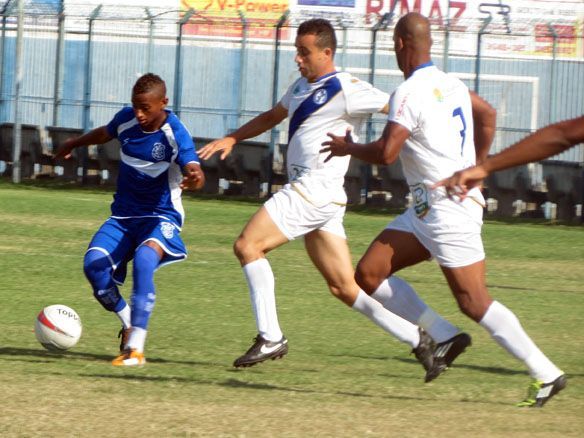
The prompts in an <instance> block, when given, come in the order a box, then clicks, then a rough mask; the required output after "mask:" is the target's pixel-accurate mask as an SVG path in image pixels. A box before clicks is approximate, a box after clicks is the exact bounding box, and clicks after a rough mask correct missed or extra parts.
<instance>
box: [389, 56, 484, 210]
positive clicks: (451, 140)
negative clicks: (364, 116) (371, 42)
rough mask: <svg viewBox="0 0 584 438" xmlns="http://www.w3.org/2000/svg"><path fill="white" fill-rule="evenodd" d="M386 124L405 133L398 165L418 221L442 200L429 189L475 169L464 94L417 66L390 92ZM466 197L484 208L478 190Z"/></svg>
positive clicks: (448, 79)
mask: <svg viewBox="0 0 584 438" xmlns="http://www.w3.org/2000/svg"><path fill="white" fill-rule="evenodd" d="M388 120H389V121H390V122H395V123H399V124H400V125H402V126H404V127H405V128H407V129H408V130H409V131H410V133H411V135H410V137H409V138H408V139H407V140H406V142H405V144H404V146H403V148H402V150H401V152H400V160H401V163H402V167H403V172H404V175H405V177H406V180H407V182H408V185H409V186H410V190H411V191H412V195H413V196H414V203H415V204H416V205H415V209H416V212H417V213H418V214H419V215H421V214H422V213H424V211H425V208H427V207H428V206H429V205H428V204H431V203H432V200H433V199H442V198H443V190H442V189H440V191H434V193H428V191H427V190H428V188H429V187H430V186H431V185H432V184H434V183H435V182H437V181H439V180H441V179H444V178H446V177H449V176H450V175H452V174H453V173H454V172H456V171H458V170H461V169H464V168H466V167H470V166H472V165H474V164H475V161H476V150H475V145H474V131H473V115H472V105H471V100H470V95H469V91H468V88H467V87H466V85H464V83H462V81H460V80H459V79H457V78H455V77H453V76H450V75H448V74H446V73H444V72H442V71H440V70H438V69H437V68H436V67H435V66H434V65H432V64H431V63H428V64H423V65H421V66H420V67H418V68H417V69H416V70H415V71H414V73H413V74H412V75H411V76H410V77H409V78H408V79H407V80H406V81H405V82H403V83H402V84H401V85H400V86H399V87H398V88H396V90H395V91H394V92H393V94H392V96H391V99H390V111H389V115H388ZM469 196H471V197H473V198H475V199H477V200H478V201H480V202H484V200H483V197H482V195H481V193H480V190H478V189H473V190H472V191H471V192H470V194H469ZM418 204H420V205H418ZM424 204H425V205H424ZM418 210H419V211H418Z"/></svg>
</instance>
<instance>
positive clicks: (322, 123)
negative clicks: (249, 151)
mask: <svg viewBox="0 0 584 438" xmlns="http://www.w3.org/2000/svg"><path fill="white" fill-rule="evenodd" d="M388 101H389V95H388V94H387V93H384V92H383V91H380V90H378V89H376V88H374V87H373V86H371V84H369V83H367V82H364V81H361V80H360V79H358V78H356V77H354V76H352V75H350V74H349V73H345V72H342V73H338V72H334V73H330V74H328V75H325V76H322V77H321V78H319V79H317V80H316V81H315V82H308V81H307V80H306V78H304V77H301V78H299V79H298V80H297V81H296V82H294V83H293V84H292V85H291V86H290V88H288V91H287V92H286V94H285V95H284V97H282V100H281V101H280V104H281V105H282V106H283V107H284V108H286V109H287V110H288V117H289V119H290V123H289V132H288V151H287V156H286V158H287V171H288V178H289V180H290V183H291V184H292V185H293V186H294V187H295V188H296V189H297V190H300V191H301V192H302V194H303V195H304V196H305V197H306V198H308V199H309V200H310V201H311V202H313V203H314V204H315V205H325V204H327V203H330V202H336V203H341V204H344V203H346V202H347V195H346V194H345V191H344V189H343V183H344V176H345V173H346V172H347V169H348V167H349V161H350V156H345V157H333V158H332V159H331V160H329V161H328V162H326V163H325V161H324V160H325V158H326V157H327V156H328V154H326V153H320V150H321V149H322V143H323V142H324V141H327V140H330V138H329V137H328V136H327V133H328V132H331V133H333V134H336V135H345V132H346V130H347V128H349V129H351V131H352V132H353V138H354V139H355V141H357V140H358V133H359V131H360V130H361V125H362V123H363V122H364V121H365V120H366V119H367V117H368V116H369V115H370V114H372V113H375V112H378V111H380V110H381V109H382V108H383V107H384V106H385V105H387V103H388Z"/></svg>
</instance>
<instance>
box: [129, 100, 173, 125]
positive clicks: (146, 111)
mask: <svg viewBox="0 0 584 438" xmlns="http://www.w3.org/2000/svg"><path fill="white" fill-rule="evenodd" d="M167 103H168V98H167V97H161V96H160V93H157V92H156V91H150V92H148V93H143V94H134V95H133V96H132V108H133V109H134V115H135V116H136V119H138V123H139V124H140V127H141V128H142V129H143V130H144V131H156V130H157V129H159V128H160V127H161V126H162V124H163V123H164V121H165V120H166V112H165V111H164V108H166V104H167Z"/></svg>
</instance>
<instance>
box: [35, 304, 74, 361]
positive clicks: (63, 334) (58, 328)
mask: <svg viewBox="0 0 584 438" xmlns="http://www.w3.org/2000/svg"><path fill="white" fill-rule="evenodd" d="M81 332H82V326H81V319H80V318H79V315H77V312H75V310H73V309H71V308H70V307H67V306H64V305H63V304H53V305H52V306H47V307H45V308H44V309H43V310H41V312H40V313H39V314H38V316H37V318H36V321H35V323H34V334H35V336H36V338H37V340H38V341H39V342H40V343H41V345H42V346H43V347H45V348H46V349H47V350H49V351H57V352H59V351H65V350H68V349H69V348H71V347H74V346H75V344H77V342H78V341H79V338H80V337H81Z"/></svg>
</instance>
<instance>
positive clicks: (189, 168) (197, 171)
mask: <svg viewBox="0 0 584 438" xmlns="http://www.w3.org/2000/svg"><path fill="white" fill-rule="evenodd" d="M182 171H183V179H182V181H181V183H180V184H179V187H180V188H181V189H183V190H200V189H201V188H203V186H204V185H205V174H204V173H203V170H202V169H201V166H200V165H199V163H187V164H186V165H185V166H184V167H183V169H182Z"/></svg>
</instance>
